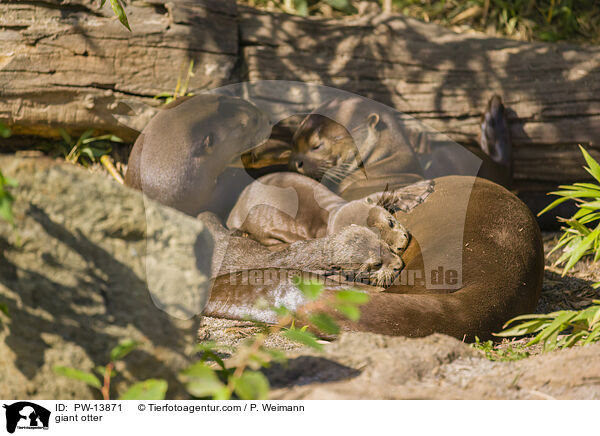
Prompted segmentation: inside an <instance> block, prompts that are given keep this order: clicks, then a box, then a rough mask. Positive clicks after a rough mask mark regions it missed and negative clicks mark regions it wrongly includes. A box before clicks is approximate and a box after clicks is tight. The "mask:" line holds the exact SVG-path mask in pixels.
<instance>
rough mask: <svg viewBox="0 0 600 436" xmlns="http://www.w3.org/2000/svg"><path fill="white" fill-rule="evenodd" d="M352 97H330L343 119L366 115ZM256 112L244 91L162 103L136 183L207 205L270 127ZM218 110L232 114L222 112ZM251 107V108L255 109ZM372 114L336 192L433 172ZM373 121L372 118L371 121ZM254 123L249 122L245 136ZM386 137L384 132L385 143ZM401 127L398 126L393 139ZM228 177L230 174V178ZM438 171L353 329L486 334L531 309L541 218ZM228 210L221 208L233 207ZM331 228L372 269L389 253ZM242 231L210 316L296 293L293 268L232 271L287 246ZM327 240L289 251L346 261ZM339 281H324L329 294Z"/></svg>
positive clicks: (393, 185) (141, 146)
mask: <svg viewBox="0 0 600 436" xmlns="http://www.w3.org/2000/svg"><path fill="white" fill-rule="evenodd" d="M350 106H352V105H350ZM350 106H348V105H344V103H343V102H342V103H341V104H340V106H339V108H337V107H335V105H334V106H330V107H329V108H330V109H331V110H332V111H335V110H337V109H340V111H341V112H344V110H345V108H346V109H348V111H347V113H342V114H341V116H340V117H339V118H336V120H337V121H339V122H340V123H341V122H343V121H344V119H343V118H344V117H346V118H349V119H352V118H356V117H358V118H360V119H362V118H361V117H362V115H361V114H360V113H358V114H357V113H356V112H353V111H351V110H350V109H351V108H350ZM238 107H239V109H238ZM255 111H258V109H257V108H255V107H254V106H252V105H251V104H250V103H247V102H243V101H240V99H234V98H231V97H225V96H214V95H198V96H196V97H192V98H190V99H189V100H186V101H185V102H183V103H181V104H179V105H177V106H175V107H173V108H169V109H166V110H164V111H161V112H160V113H159V114H158V115H157V116H156V117H155V119H154V120H153V121H152V122H151V123H150V124H149V125H148V126H147V128H146V129H144V131H143V132H142V135H141V136H140V138H139V139H138V141H137V142H136V146H135V147H134V150H133V151H132V155H131V163H130V167H129V170H128V174H127V181H128V184H129V185H130V186H134V187H137V188H138V189H140V188H141V189H143V190H144V192H145V193H147V194H149V195H151V196H152V197H153V198H156V199H157V200H159V201H161V202H164V203H165V204H168V205H171V206H173V207H176V208H178V209H180V210H183V211H185V212H187V213H190V214H196V213H197V212H198V211H199V210H206V209H210V204H211V203H210V202H211V198H214V197H215V195H216V196H217V197H218V195H219V194H218V193H217V190H216V188H215V183H214V182H215V180H216V179H218V178H221V179H223V177H222V176H223V174H225V171H226V167H227V165H228V164H229V162H230V158H231V156H230V155H229V156H228V153H229V152H234V153H238V154H241V153H243V152H245V151H247V147H250V148H251V146H252V142H254V141H256V142H254V145H256V144H257V143H259V142H260V141H258V139H260V138H264V131H265V129H264V127H261V125H262V124H264V122H265V117H264V116H263V115H261V114H260V113H258V112H260V111H258V112H257V113H255ZM217 112H219V113H221V114H222V115H224V117H222V118H220V119H219V120H215V119H214V116H215V114H216V113H217ZM242 114H246V115H242ZM247 114H254V115H250V118H248V115H247ZM239 116H241V117H242V118H244V119H245V121H244V123H243V124H244V125H245V126H246V127H245V128H239V129H238V127H239V126H240V123H239ZM208 120H213V121H212V123H210V122H208ZM364 120H366V122H365V123H363V124H362V126H366V127H363V128H362V129H361V128H360V125H359V129H358V130H352V129H349V132H350V133H351V134H352V135H353V137H354V138H355V140H356V139H357V138H358V143H360V144H366V145H361V153H360V159H358V160H356V162H355V163H351V164H350V165H348V166H344V167H343V168H342V170H343V171H342V173H340V174H339V175H341V176H342V178H341V181H340V182H339V183H335V186H337V187H338V188H341V189H339V190H336V191H335V193H336V194H338V195H339V196H340V197H342V198H343V199H344V200H346V201H351V200H355V199H361V198H364V197H365V196H368V195H371V194H374V193H377V192H383V191H385V190H386V187H387V188H388V190H390V191H393V190H395V189H397V188H402V187H404V186H407V185H410V184H411V183H413V182H417V181H420V180H422V178H423V175H424V174H423V172H422V171H421V169H420V167H419V165H420V164H419V160H418V159H417V157H416V156H415V154H414V152H413V151H412V149H411V148H410V147H409V146H408V145H406V143H404V142H402V143H401V144H399V143H396V144H397V146H394V144H395V143H394V138H395V136H394V135H395V133H399V134H402V132H396V131H395V130H394V129H393V123H394V120H393V119H392V118H390V117H389V116H387V115H385V114H378V117H375V118H372V119H370V121H371V122H370V123H369V122H368V121H369V119H368V118H367V117H365V118H364ZM359 121H360V120H359ZM215 123H216V124H215ZM358 124H360V123H358ZM355 125H357V124H356V123H355ZM214 126H218V131H217V132H215V131H213V127H214ZM369 126H372V127H373V128H371V130H369V128H368V127H369ZM390 126H391V127H390ZM246 129H250V130H247V132H249V133H248V134H246V135H245V134H244V132H245V131H246ZM378 138H383V139H384V140H383V142H382V140H381V139H378ZM398 138H401V137H400V136H399V137H396V139H395V140H399V139H398ZM361 141H362V142H361ZM377 144H387V146H384V147H378V146H377ZM402 144H404V145H402ZM222 150H226V151H227V153H225V152H222ZM362 151H364V153H362ZM351 166H352V168H351V170H349V168H350V167H351ZM334 167H336V166H332V167H331V168H334ZM129 171H131V174H129ZM400 171H404V173H402V172H400ZM331 174H332V176H333V177H332V178H331V179H332V181H335V182H337V180H336V177H335V176H336V174H333V173H331ZM225 180H226V181H229V179H228V178H227V177H225ZM246 180H247V182H246V185H247V184H248V183H250V182H252V179H251V178H249V177H246ZM434 182H435V184H434V190H433V192H431V193H430V194H429V195H428V196H427V197H426V198H425V199H424V201H423V202H422V203H420V204H417V205H416V206H415V207H414V208H412V209H410V210H408V211H407V212H403V211H402V210H398V211H397V212H396V213H395V214H394V216H395V218H396V219H397V220H398V222H399V223H400V224H401V225H403V226H404V227H405V228H406V229H408V230H409V231H410V235H411V237H410V242H409V244H408V246H407V247H406V249H405V251H404V252H403V254H402V256H403V260H404V263H405V266H404V269H403V270H402V272H401V274H400V279H399V280H398V279H397V280H394V283H395V284H393V285H392V286H390V287H388V288H387V289H386V290H385V292H381V290H380V289H377V288H373V287H371V288H369V287H367V288H363V289H365V291H366V292H369V294H370V295H371V300H370V302H369V303H368V304H367V305H365V306H364V307H363V308H362V317H361V319H360V321H359V322H358V324H347V323H346V324H343V327H344V328H346V329H358V330H364V331H373V332H378V333H384V334H394V335H406V336H424V335H427V334H430V333H433V332H440V333H446V334H450V335H453V336H456V337H458V338H461V339H462V338H463V337H466V338H468V339H472V338H473V337H474V336H475V335H477V336H479V337H480V338H483V337H487V336H489V334H490V333H491V332H492V331H496V329H498V328H500V327H501V326H502V323H503V322H505V321H506V320H507V319H509V318H511V317H514V316H516V315H519V314H522V313H526V312H530V311H532V310H533V309H534V307H535V304H536V302H537V299H538V297H539V292H540V288H541V282H542V274H543V251H542V244H541V236H540V232H539V228H538V227H537V224H536V223H535V220H534V219H533V217H532V216H531V213H530V212H529V210H528V209H527V208H526V207H525V206H524V205H523V204H522V203H521V202H520V201H519V200H518V199H516V197H514V196H513V195H512V194H511V193H510V192H508V191H507V190H505V189H504V188H502V187H500V186H499V185H496V184H494V183H491V182H488V181H486V180H482V179H476V178H474V177H465V176H452V177H440V178H436V179H435V180H434ZM243 187H245V186H243ZM243 187H242V189H243ZM146 188H148V189H146ZM242 189H240V191H239V192H241V191H242ZM217 202H218V203H219V207H221V206H223V205H222V202H221V201H220V200H219V199H218V198H217ZM221 209H222V210H221V211H220V213H222V211H224V210H227V209H226V207H222V208H221ZM221 216H222V215H221ZM200 219H201V220H202V221H203V222H205V223H206V224H207V225H209V226H210V220H209V219H208V218H207V217H205V216H202V215H201V216H200ZM320 219H321V218H320ZM321 222H322V221H321ZM258 225H260V221H259V222H258ZM213 233H214V234H215V235H219V234H220V235H222V234H223V233H222V232H221V231H215V232H213ZM353 234H356V235H357V236H358V235H361V237H363V238H365V240H371V242H370V244H373V242H379V240H378V239H377V238H376V236H375V234H374V233H373V232H371V231H370V230H368V229H365V228H364V227H360V226H347V227H343V228H342V235H346V236H347V235H350V236H349V238H350V239H351V237H352V235H353ZM327 238H330V239H328V240H329V241H330V242H331V243H332V244H333V245H331V244H330V245H329V248H328V251H331V250H333V251H334V252H336V251H339V254H341V255H342V256H349V257H348V259H341V260H344V262H347V261H348V260H350V262H349V264H350V265H352V266H353V267H357V266H358V267H360V266H361V265H363V264H366V265H370V266H367V268H368V269H370V270H371V271H370V272H369V273H370V274H371V273H373V272H377V271H379V270H380V269H381V267H382V266H384V264H385V262H381V263H382V264H381V265H379V263H377V262H375V260H374V258H371V257H367V258H360V257H358V258H356V259H358V260H359V261H360V262H353V261H352V259H355V258H354V257H353V256H354V254H353V252H352V253H349V252H347V251H346V252H344V251H343V247H345V246H351V247H353V248H352V250H356V253H357V254H358V255H360V254H361V250H360V248H361V247H360V246H361V245H363V243H362V242H361V243H360V244H357V245H352V242H351V240H349V239H344V237H342V236H340V233H339V232H338V233H334V234H333V235H330V236H327V237H326V238H324V239H327ZM340 238H341V239H340ZM369 238H371V239H369ZM373 238H375V241H373ZM240 239H244V240H245V243H243V241H240V240H238V239H232V240H230V242H232V245H231V247H230V246H229V245H228V244H227V245H226V246H227V251H226V253H229V255H227V256H222V257H221V258H222V259H223V258H225V257H226V259H225V266H224V268H225V269H222V268H218V269H217V268H216V267H215V268H214V269H213V272H214V275H216V277H214V280H213V286H212V290H211V296H210V300H209V303H208V306H207V308H206V310H205V312H204V313H205V314H206V315H213V316H222V317H231V318H238V319H239V318H243V317H244V315H245V314H246V313H248V312H251V311H252V308H253V307H255V303H256V301H257V300H258V299H259V298H264V299H265V300H267V302H269V303H273V302H274V301H281V299H282V298H283V299H285V297H286V296H287V295H297V294H298V290H297V289H296V288H295V286H294V285H293V284H292V283H291V282H290V281H289V280H288V279H287V278H279V279H277V280H278V281H276V282H268V283H242V284H240V283H232V281H231V278H232V274H231V272H232V271H234V273H233V276H234V278H235V277H238V276H239V274H242V273H243V271H244V270H247V269H248V268H252V269H253V270H255V271H259V270H260V269H261V268H263V265H262V264H265V262H264V261H265V260H268V261H269V262H270V261H271V260H274V259H275V260H277V259H279V257H278V254H279V253H281V251H280V252H278V253H276V254H274V255H273V257H269V256H270V255H268V253H267V252H266V251H261V253H262V254H261V255H260V256H257V257H256V259H255V258H254V257H253V253H255V251H254V248H248V247H253V246H254V244H257V242H255V241H252V240H250V239H249V238H240ZM318 241H319V240H318V239H317V240H312V241H311V240H309V241H298V242H296V244H300V245H296V247H301V248H300V249H297V248H294V249H292V250H297V251H287V252H286V253H292V252H294V253H296V252H297V253H298V254H302V259H303V260H302V261H303V262H305V263H304V264H303V265H304V266H303V267H306V268H314V269H315V270H317V271H319V270H324V269H325V268H324V267H331V266H333V267H334V268H337V266H338V264H339V263H341V262H338V261H339V260H340V259H336V260H335V262H331V260H330V259H328V258H327V256H323V252H322V250H321V248H322V246H321V245H315V244H318ZM334 241H336V242H334ZM321 243H322V241H321ZM291 245H294V244H291ZM291 245H290V247H291ZM372 246H379V251H380V252H381V253H386V254H385V255H386V256H389V257H388V258H389V259H391V260H390V261H389V265H390V266H391V265H392V264H393V262H394V257H393V256H396V255H395V254H394V253H392V252H391V251H390V250H389V249H386V247H385V245H384V246H383V248H381V242H379V245H372ZM235 247H237V249H236V248H235ZM311 247H312V248H311ZM317 247H318V249H316V248H317ZM280 248H283V249H284V250H285V249H286V247H285V246H284V247H280ZM287 248H289V247H287ZM230 250H233V251H230ZM261 250H263V248H261ZM386 250H387V251H386ZM326 251H327V250H326ZM248 253H250V255H249V254H248ZM256 253H258V251H256ZM396 257H397V256H396ZM289 259H290V258H288V260H289ZM267 264H268V262H267ZM292 265H293V263H292ZM236 269H237V270H238V272H237V273H235V270H236ZM392 269H393V268H392ZM402 274H405V275H406V277H407V278H406V280H405V278H404V277H403V276H402ZM374 278H375V279H377V278H376V277H374ZM335 286H337V285H335ZM335 286H334V285H327V289H328V290H327V291H326V294H327V293H328V292H330V291H331V290H332V289H333V288H335ZM265 316H266V315H265ZM265 319H266V318H265Z"/></svg>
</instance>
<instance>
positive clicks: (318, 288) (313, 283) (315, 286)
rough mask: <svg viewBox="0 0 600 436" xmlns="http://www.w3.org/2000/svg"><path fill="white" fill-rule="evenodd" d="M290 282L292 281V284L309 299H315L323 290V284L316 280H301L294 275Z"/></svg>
mask: <svg viewBox="0 0 600 436" xmlns="http://www.w3.org/2000/svg"><path fill="white" fill-rule="evenodd" d="M292 283H294V285H296V287H297V288H298V289H300V291H301V292H302V294H304V296H305V297H306V298H307V299H309V300H316V299H317V298H319V295H321V293H322V292H323V287H324V285H323V283H321V282H320V281H318V280H309V281H303V280H302V279H301V278H300V277H294V278H293V280H292Z"/></svg>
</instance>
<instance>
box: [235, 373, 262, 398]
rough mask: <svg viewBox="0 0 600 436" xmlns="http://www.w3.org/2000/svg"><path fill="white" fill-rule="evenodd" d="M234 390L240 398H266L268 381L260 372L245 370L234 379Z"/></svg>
mask: <svg viewBox="0 0 600 436" xmlns="http://www.w3.org/2000/svg"><path fill="white" fill-rule="evenodd" d="M234 392H235V393H236V395H237V396H238V397H240V399H242V400H267V399H268V398H269V381H268V380H267V378H266V377H265V375H264V374H263V373H262V372H258V371H245V372H244V373H243V374H242V375H241V377H239V378H236V379H234Z"/></svg>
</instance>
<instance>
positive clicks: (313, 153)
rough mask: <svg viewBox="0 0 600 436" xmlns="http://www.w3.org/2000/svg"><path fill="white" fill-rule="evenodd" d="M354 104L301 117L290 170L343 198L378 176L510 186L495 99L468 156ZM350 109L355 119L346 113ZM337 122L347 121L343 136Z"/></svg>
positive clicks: (393, 117)
mask: <svg viewBox="0 0 600 436" xmlns="http://www.w3.org/2000/svg"><path fill="white" fill-rule="evenodd" d="M362 105H364V103H363V101H362V99H359V98H355V99H347V100H344V101H343V102H340V101H338V100H332V101H331V102H328V103H326V104H324V105H322V106H320V107H319V108H317V109H315V110H314V111H313V112H312V113H311V114H309V115H308V116H307V117H306V118H305V119H304V120H303V121H302V123H301V124H300V126H299V128H298V130H297V131H296V133H295V134H294V136H293V139H292V151H291V156H290V159H289V167H290V169H291V170H292V171H296V172H298V173H300V174H304V175H307V176H309V177H312V178H314V179H316V180H320V181H322V182H323V183H324V184H326V185H327V186H329V187H330V188H331V189H333V190H334V191H336V192H338V193H339V194H340V195H341V196H342V197H344V198H347V199H354V198H357V197H356V195H357V194H356V193H357V192H360V193H363V194H364V189H365V185H369V186H371V187H372V188H371V190H372V189H373V187H374V186H375V185H377V184H378V183H379V184H383V183H384V181H385V178H384V177H383V175H384V174H386V175H387V176H388V177H387V178H388V179H390V180H389V181H388V183H387V184H388V185H389V184H390V183H391V186H392V187H397V186H401V185H402V184H406V181H407V180H418V178H419V177H420V176H425V177H427V178H435V177H442V176H444V175H453V174H454V175H472V176H473V175H478V176H479V177H483V178H486V179H488V180H492V181H493V182H496V183H498V184H501V185H502V186H504V187H507V188H508V187H510V184H511V181H512V155H511V152H512V142H511V137H510V131H509V128H508V121H507V118H506V111H505V108H504V105H503V104H502V99H501V98H500V97H499V96H498V95H494V96H492V98H491V99H490V100H489V102H488V106H487V109H486V111H485V113H484V114H483V116H482V122H481V136H480V138H481V141H480V147H478V148H472V147H471V148H469V150H470V152H471V153H474V154H475V156H473V155H472V154H471V153H469V152H468V151H467V150H465V149H463V148H462V147H460V146H459V145H458V144H455V143H454V142H453V141H451V140H450V139H449V138H447V137H445V136H444V135H442V134H440V133H437V132H432V131H427V130H426V127H425V126H423V125H421V124H420V123H418V122H416V121H415V120H411V119H410V118H409V117H402V116H401V115H399V114H390V113H387V112H385V111H383V112H380V111H377V110H376V108H374V111H373V112H369V113H367V114H365V113H364V110H362V111H359V110H357V108H359V107H361V106H362ZM356 112H359V113H362V115H361V116H362V118H363V119H356V115H353V116H352V115H349V114H350V113H356ZM324 114H326V115H324ZM353 118H354V119H353ZM335 120H337V121H335ZM339 120H352V121H350V122H351V123H353V124H352V126H353V127H352V129H351V131H348V130H347V129H346V128H345V127H344V126H342V125H341V124H340V121H339ZM423 130H425V131H423ZM416 151H418V152H419V153H420V154H419V153H416ZM478 158H479V159H478ZM407 173H410V176H409V175H408V174H407ZM375 175H376V176H375ZM399 175H402V176H400V178H399ZM357 186H360V188H357ZM380 188H381V186H380ZM376 190H381V189H376ZM372 192H373V191H372Z"/></svg>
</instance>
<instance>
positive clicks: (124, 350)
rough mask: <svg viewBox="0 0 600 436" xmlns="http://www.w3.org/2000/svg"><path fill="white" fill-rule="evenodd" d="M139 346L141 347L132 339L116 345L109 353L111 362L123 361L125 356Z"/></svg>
mask: <svg viewBox="0 0 600 436" xmlns="http://www.w3.org/2000/svg"><path fill="white" fill-rule="evenodd" d="M140 345H142V343H141V342H139V341H134V340H132V339H127V340H125V341H123V342H121V343H120V344H119V345H117V346H116V347H115V348H113V349H112V350H111V351H110V360H111V362H115V361H117V360H121V359H123V358H124V357H125V356H127V355H128V354H129V353H131V352H132V351H133V350H135V349H136V348H137V347H139V346H140Z"/></svg>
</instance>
